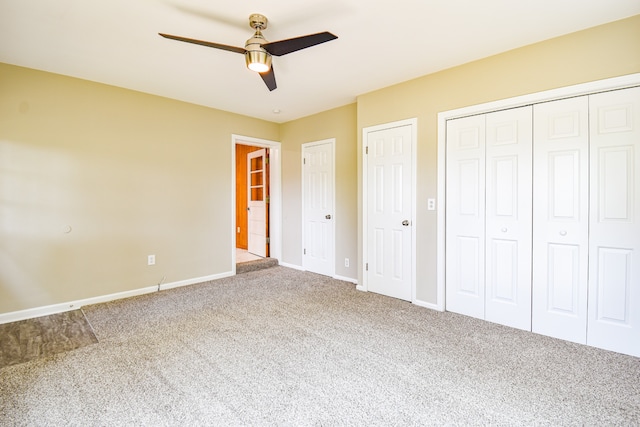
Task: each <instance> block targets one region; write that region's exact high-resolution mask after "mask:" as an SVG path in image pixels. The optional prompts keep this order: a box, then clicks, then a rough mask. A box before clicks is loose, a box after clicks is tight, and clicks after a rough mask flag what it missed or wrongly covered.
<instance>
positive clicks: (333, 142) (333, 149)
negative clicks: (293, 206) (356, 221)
mask: <svg viewBox="0 0 640 427" xmlns="http://www.w3.org/2000/svg"><path fill="white" fill-rule="evenodd" d="M323 144H331V164H332V166H331V167H332V171H331V172H332V176H331V185H332V189H331V191H332V195H333V200H332V201H331V206H333V211H332V212H331V218H332V219H331V222H330V227H331V235H332V236H333V242H332V244H333V247H332V248H331V274H330V276H331V277H333V276H335V274H336V237H335V236H336V215H335V212H336V139H335V138H329V139H323V140H322V141H314V142H307V143H304V144H302V149H301V159H300V162H301V163H304V158H305V157H304V155H305V154H306V152H305V150H306V149H307V148H308V147H315V146H317V145H323ZM301 173H302V176H301V180H302V181H301V182H302V233H301V235H302V241H301V246H302V247H303V248H304V247H305V242H306V240H305V237H306V236H305V228H306V227H305V220H306V218H305V197H306V194H305V185H304V184H305V181H304V174H305V168H304V165H303V166H302V171H301ZM302 267H303V268H306V267H305V255H304V254H303V255H302Z"/></svg>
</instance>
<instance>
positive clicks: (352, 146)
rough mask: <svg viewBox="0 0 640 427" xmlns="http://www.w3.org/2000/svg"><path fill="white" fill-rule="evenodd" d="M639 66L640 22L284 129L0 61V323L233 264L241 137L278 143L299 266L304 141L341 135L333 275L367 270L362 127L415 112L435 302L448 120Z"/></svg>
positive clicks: (528, 50)
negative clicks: (444, 115)
mask: <svg viewBox="0 0 640 427" xmlns="http://www.w3.org/2000/svg"><path fill="white" fill-rule="evenodd" d="M636 72H640V16H636V17H633V18H630V19H627V20H623V21H619V22H615V23H612V24H608V25H604V26H601V27H595V28H592V29H589V30H586V31H582V32H579V33H574V34H570V35H567V36H564V37H560V38H557V39H554V40H549V41H546V42H543V43H538V44H535V45H532V46H528V47H525V48H521V49H517V50H514V51H511V52H507V53H504V54H501V55H497V56H494V57H490V58H487V59H483V60H481V61H476V62H473V63H470V64H467V65H463V66H460V67H456V68H453V69H450V70H445V71H442V72H439V73H436V74H432V75H428V76H424V77H422V78H419V79H415V80H412V81H409V82H406V83H403V84H399V85H396V86H392V87H389V88H386V89H383V90H379V91H376V92H373V93H369V94H365V95H362V96H360V97H358V99H357V103H356V104H351V105H347V106H344V107H341V108H336V109H334V110H330V111H327V112H323V113H319V114H316V115H313V116H310V117H307V118H303V119H300V120H295V121H292V122H289V123H284V124H281V125H278V124H275V123H269V122H265V121H262V120H257V119H252V118H248V117H244V116H239V115H235V114H231V113H226V112H222V111H218V110H213V109H209V108H205V107H199V106H195V105H191V104H186V103H182V102H178V101H173V100H169V99H165V98H160V97H155V96H151V95H145V94H141V93H138V92H133V91H128V90H124V89H118V88H114V87H110V86H105V85H100V84H96V83H91V82H87V81H82V80H77V79H73V78H69V77H63V76H59V75H54V74H49V73H43V72H38V71H34V70H28V69H24V68H20V67H14V66H10V65H4V64H0V314H2V313H7V312H12V311H17V310H24V309H28V308H34V307H40V306H46V305H50V304H57V303H63V302H67V301H73V300H78V299H85V298H90V297H95V296H102V295H107V294H111V293H117V292H123V291H128V290H135V289H140V288H144V287H147V286H153V285H156V284H158V282H160V280H163V281H164V283H171V282H177V281H182V280H190V279H195V278H198V277H205V276H209V275H216V274H221V273H225V272H228V271H230V270H231V246H232V245H231V231H232V230H231V224H232V218H231V215H232V209H231V179H232V177H231V167H232V165H231V134H238V135H244V136H250V137H256V138H262V139H268V140H273V141H281V142H282V191H283V206H282V211H283V242H282V260H283V262H285V263H289V264H292V265H301V263H302V246H301V234H300V230H301V226H302V225H301V206H302V205H301V200H300V194H301V188H300V184H301V169H300V167H301V165H300V155H301V144H303V143H306V142H313V141H318V140H323V139H327V138H336V180H337V194H336V202H337V203H336V204H337V206H336V236H337V239H336V274H338V275H341V276H345V277H357V276H358V275H359V274H360V268H359V267H358V265H357V264H358V263H357V262H355V259H354V258H356V256H357V257H358V258H359V261H360V262H361V254H362V248H361V247H360V246H359V244H358V242H359V241H360V239H359V232H360V224H359V218H360V217H361V206H360V205H359V204H360V202H359V201H360V190H359V189H358V187H359V185H360V168H361V160H359V159H361V155H360V146H361V144H360V142H361V141H360V140H361V133H362V129H363V128H364V127H367V126H372V125H377V124H382V123H387V122H391V121H395V120H401V119H406V118H410V117H417V118H418V153H417V156H418V165H419V166H418V171H417V180H418V185H417V197H418V200H417V202H418V205H417V216H418V218H417V224H418V229H417V238H418V242H417V255H416V257H417V260H418V262H417V298H418V299H419V300H421V301H425V302H431V303H435V302H436V301H435V299H436V298H435V295H436V255H437V254H436V217H435V212H432V211H427V210H426V200H427V198H428V197H435V194H436V184H437V175H438V171H437V164H436V163H437V162H436V155H437V148H436V135H437V129H436V124H437V123H436V117H437V113H438V112H441V111H446V110H449V109H454V108H459V107H462V106H467V105H473V104H477V103H483V102H487V101H492V100H498V99H503V98H507V97H513V96H517V95H522V94H527V93H532V92H536V91H542V90H547V89H552V88H556V87H561V86H566V85H571V84H577V83H582V82H587V81H592V80H598V79H603V78H607V77H614V76H619V75H624V74H630V73H636ZM69 227H70V229H71V231H70V232H67V231H68V230H69ZM148 254H155V255H156V257H157V264H156V265H155V266H153V267H149V266H147V265H146V260H147V255H148ZM344 258H350V259H351V267H350V268H348V269H347V268H344V267H343V266H344V263H343V262H344Z"/></svg>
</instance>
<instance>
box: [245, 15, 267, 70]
mask: <svg viewBox="0 0 640 427" xmlns="http://www.w3.org/2000/svg"><path fill="white" fill-rule="evenodd" d="M265 21H266V19H265ZM263 43H267V40H265V38H264V37H263V36H262V33H261V32H260V28H256V33H255V34H254V35H253V37H251V38H250V39H249V40H247V42H246V43H245V45H244V48H245V50H246V53H245V55H244V58H245V61H246V63H247V67H248V68H249V69H250V70H253V71H257V72H259V73H264V72H266V71H269V70H270V69H271V54H270V53H269V52H267V51H266V50H264V49H263V48H262V44H263Z"/></svg>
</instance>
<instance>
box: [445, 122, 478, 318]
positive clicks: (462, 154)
mask: <svg viewBox="0 0 640 427" xmlns="http://www.w3.org/2000/svg"><path fill="white" fill-rule="evenodd" d="M484 202H485V117H484V115H479V116H472V117H464V118H461V119H455V120H449V121H447V172H446V222H447V225H446V237H445V239H446V247H447V249H446V250H447V254H446V263H445V270H446V272H445V274H446V280H447V284H446V295H445V296H446V309H447V310H448V311H452V312H455V313H460V314H465V315H467V316H472V317H477V318H479V319H484V291H485V289H484V265H485V257H484V248H485V241H484V234H485V232H484V219H485V218H484V214H485V204H484Z"/></svg>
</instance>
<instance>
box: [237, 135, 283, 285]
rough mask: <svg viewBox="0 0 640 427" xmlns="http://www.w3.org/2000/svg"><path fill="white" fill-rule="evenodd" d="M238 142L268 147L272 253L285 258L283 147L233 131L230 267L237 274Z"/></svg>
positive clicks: (273, 142)
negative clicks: (283, 246) (283, 234)
mask: <svg viewBox="0 0 640 427" xmlns="http://www.w3.org/2000/svg"><path fill="white" fill-rule="evenodd" d="M236 145H251V146H255V147H264V148H268V149H269V167H270V169H269V206H268V209H269V256H270V257H271V258H275V259H277V260H278V262H280V261H282V159H281V155H282V149H281V144H280V143H279V142H276V141H270V140H268V139H261V138H253V137H250V136H242V135H235V134H232V135H231V271H232V273H233V274H236V227H237V225H236Z"/></svg>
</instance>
